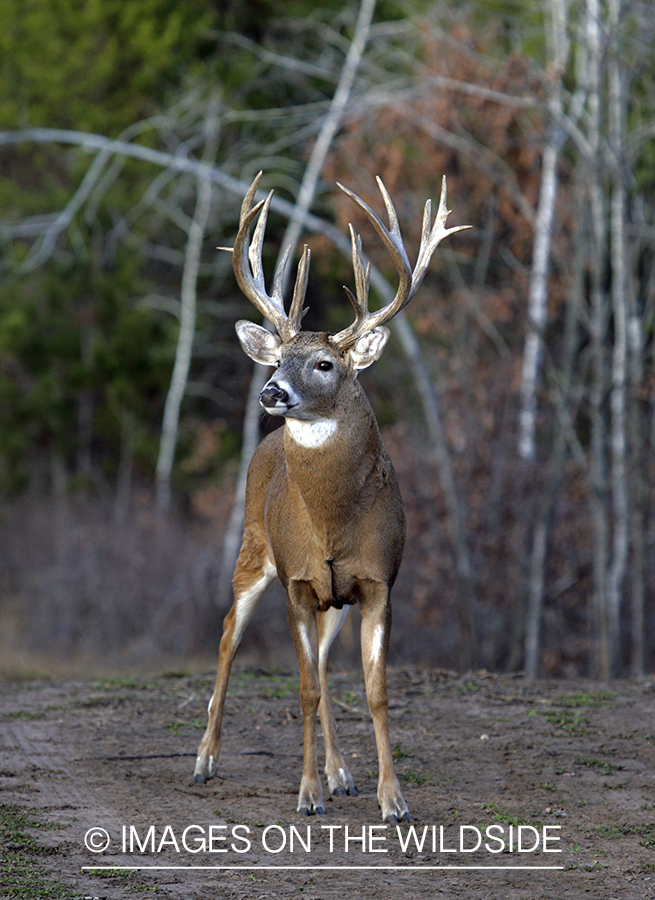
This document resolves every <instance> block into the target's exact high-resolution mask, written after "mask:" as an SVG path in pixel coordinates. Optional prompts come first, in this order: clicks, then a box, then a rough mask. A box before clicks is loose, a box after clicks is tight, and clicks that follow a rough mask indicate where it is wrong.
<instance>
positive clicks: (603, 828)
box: [594, 822, 655, 849]
mask: <svg viewBox="0 0 655 900" xmlns="http://www.w3.org/2000/svg"><path fill="white" fill-rule="evenodd" d="M594 831H595V833H596V834H597V835H599V836H600V837H604V838H607V839H608V840H617V839H618V838H622V837H627V836H629V835H636V836H637V837H640V838H642V840H640V841H639V843H640V844H641V846H642V847H648V848H650V849H652V848H653V847H655V822H648V823H647V824H646V825H630V824H629V823H627V822H624V823H622V824H620V825H599V826H598V828H595V829H594Z"/></svg>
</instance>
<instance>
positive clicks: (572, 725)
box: [539, 709, 595, 737]
mask: <svg viewBox="0 0 655 900" xmlns="http://www.w3.org/2000/svg"><path fill="white" fill-rule="evenodd" d="M539 715H540V716H543V717H544V719H546V721H547V722H548V724H549V725H551V726H552V727H553V728H554V729H556V730H557V731H563V732H564V733H565V734H569V735H571V736H574V737H582V736H583V735H585V734H595V729H594V728H592V727H591V725H590V722H589V719H588V718H587V717H586V716H585V715H583V714H582V712H581V711H580V710H579V709H576V710H575V711H573V712H571V711H570V710H569V709H552V710H548V709H544V710H539Z"/></svg>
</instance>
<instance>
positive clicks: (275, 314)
mask: <svg viewBox="0 0 655 900" xmlns="http://www.w3.org/2000/svg"><path fill="white" fill-rule="evenodd" d="M261 177H262V173H261V172H260V173H259V174H258V175H257V176H256V177H255V180H254V181H253V183H252V184H251V186H250V189H249V190H248V193H247V194H246V196H245V197H244V199H243V203H242V204H241V215H240V217H239V231H238V233H237V236H236V240H235V242H234V249H233V250H232V252H233V254H234V258H233V265H234V274H235V275H236V279H237V282H238V284H239V287H240V288H241V290H242V291H243V293H244V294H245V296H246V297H247V298H248V300H250V302H251V303H253V304H254V306H255V307H256V308H257V309H258V310H259V312H260V313H261V314H262V315H263V316H264V318H265V319H267V320H268V321H269V322H270V323H271V325H273V326H274V327H275V329H276V331H277V333H278V334H279V335H280V337H281V338H282V341H283V343H285V344H286V343H287V342H288V341H290V340H291V339H292V338H293V337H295V336H296V335H297V334H298V333H299V331H300V325H301V322H302V317H303V315H304V310H303V304H304V302H305V294H306V292H307V279H308V277H309V259H310V251H309V247H305V249H304V251H303V254H302V256H301V258H300V262H299V264H298V274H297V276H296V284H295V287H294V290H293V298H292V300H291V308H290V310H289V314H288V315H287V314H286V312H285V311H284V299H283V296H282V289H283V284H284V272H285V269H286V265H287V262H288V259H289V254H290V252H291V247H287V249H286V251H285V253H284V256H283V257H282V259H281V260H280V262H279V265H278V267H277V269H276V270H275V275H274V276H273V290H272V293H271V294H270V295H269V294H267V293H266V285H265V282H264V269H263V265H262V245H263V243H264V232H265V230H266V220H267V218H268V210H269V207H270V205H271V199H272V197H273V191H271V192H270V194H269V195H268V197H267V198H266V200H260V201H259V203H257V204H255V206H253V200H254V197H255V192H256V191H257V186H258V185H259V180H260V178H261ZM258 214H259V220H258V222H257V225H256V227H255V231H254V234H253V239H252V243H251V244H250V245H249V235H250V227H251V225H252V223H253V221H254V220H255V218H256V217H257V215H258ZM221 249H225V250H230V249H232V248H229V247H224V248H221Z"/></svg>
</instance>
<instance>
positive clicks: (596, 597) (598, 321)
mask: <svg viewBox="0 0 655 900" xmlns="http://www.w3.org/2000/svg"><path fill="white" fill-rule="evenodd" d="M586 37H587V46H588V90H589V102H588V110H589V117H588V121H589V125H588V128H589V159H588V166H587V168H588V171H589V176H588V177H589V203H590V211H591V230H592V241H591V248H590V271H591V277H592V285H591V318H590V333H591V346H592V357H593V385H592V389H591V397H590V401H591V512H592V519H593V523H594V548H593V564H592V565H593V573H594V593H593V606H592V609H591V611H590V613H591V614H590V623H591V624H592V639H593V641H594V645H595V653H594V656H593V658H592V661H591V662H592V664H591V668H592V673H593V674H594V675H596V676H598V677H600V678H603V679H607V678H609V673H610V648H609V632H608V616H607V583H606V579H607V566H608V559H609V540H610V524H609V519H608V509H607V500H606V495H607V465H606V453H607V434H606V426H605V418H604V414H603V401H604V398H605V393H606V389H607V379H606V371H607V355H606V347H605V338H606V334H607V316H608V313H607V297H606V295H605V290H604V287H603V272H602V263H603V260H604V259H605V237H606V226H605V200H604V195H603V188H602V184H601V162H600V157H601V127H602V125H601V96H600V88H601V58H602V46H601V31H600V4H599V0H587V27H586Z"/></svg>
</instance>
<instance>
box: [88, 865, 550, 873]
mask: <svg viewBox="0 0 655 900" xmlns="http://www.w3.org/2000/svg"><path fill="white" fill-rule="evenodd" d="M173 869H174V870H176V871H180V870H185V869H188V870H200V869H203V870H207V871H216V870H218V869H221V870H227V871H236V870H240V871H249V872H250V871H253V870H255V871H262V870H265V869H266V870H269V871H275V870H276V869H279V870H280V871H283V870H289V869H303V870H310V869H311V870H314V869H333V870H335V871H341V870H346V869H347V870H348V871H351V872H352V871H357V870H365V871H369V872H370V871H377V870H379V871H389V870H390V869H392V870H394V871H396V870H399V869H402V870H404V871H411V872H421V871H422V872H432V871H435V870H436V869H450V870H452V869H462V870H463V869H466V870H470V869H496V870H501V871H502V870H503V869H508V870H510V869H514V870H516V869H521V870H525V871H536V870H539V871H544V870H547V871H553V870H555V869H564V866H385V865H383V864H380V865H377V866H284V865H278V866H276V865H270V866H82V871H83V872H140V871H146V872H162V871H168V870H173Z"/></svg>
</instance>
